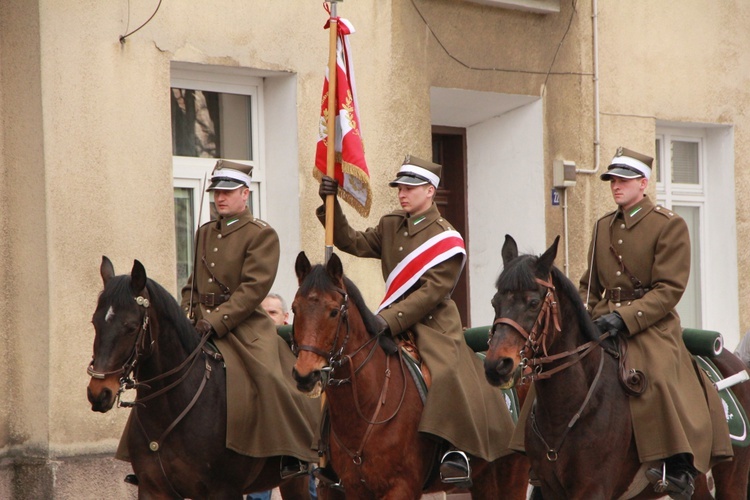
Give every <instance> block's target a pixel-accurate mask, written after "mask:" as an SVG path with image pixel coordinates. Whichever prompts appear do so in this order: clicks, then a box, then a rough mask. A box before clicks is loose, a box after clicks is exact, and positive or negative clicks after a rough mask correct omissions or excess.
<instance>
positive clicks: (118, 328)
mask: <svg viewBox="0 0 750 500" xmlns="http://www.w3.org/2000/svg"><path fill="white" fill-rule="evenodd" d="M99 271H100V274H101V277H102V281H103V282H104V290H103V291H102V292H101V294H100V295H99V300H98V302H97V306H96V310H95V311H94V316H93V318H92V321H91V322H92V323H93V325H94V330H95V337H94V356H93V359H92V360H91V364H90V365H89V368H88V370H87V371H88V374H89V375H90V376H91V380H90V382H89V385H88V390H87V392H88V399H89V402H90V403H91V409H92V410H94V411H99V412H102V413H105V412H107V411H109V410H110V409H111V408H112V406H113V404H114V402H115V400H116V399H117V396H118V395H119V393H120V392H121V391H122V387H123V385H124V383H125V381H126V380H127V379H128V377H129V376H130V373H131V372H132V370H133V368H134V366H135V363H136V361H137V360H138V358H139V356H142V355H144V354H145V353H146V351H147V350H148V349H150V347H151V343H152V340H153V339H152V338H151V331H150V328H149V306H150V300H149V293H148V290H147V289H146V282H147V278H146V269H145V268H144V267H143V264H141V263H140V262H138V261H137V260H136V261H134V262H133V269H132V271H131V273H130V276H126V275H123V276H115V271H114V267H113V265H112V262H111V261H110V260H109V259H108V258H107V257H102V263H101V266H100V269H99Z"/></svg>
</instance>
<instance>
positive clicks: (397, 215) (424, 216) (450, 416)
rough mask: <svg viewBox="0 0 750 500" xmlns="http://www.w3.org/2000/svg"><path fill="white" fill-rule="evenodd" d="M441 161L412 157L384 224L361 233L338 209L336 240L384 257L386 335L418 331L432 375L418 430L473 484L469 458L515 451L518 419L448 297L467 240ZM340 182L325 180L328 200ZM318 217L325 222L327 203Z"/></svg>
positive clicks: (380, 317) (449, 470)
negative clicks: (439, 198)
mask: <svg viewBox="0 0 750 500" xmlns="http://www.w3.org/2000/svg"><path fill="white" fill-rule="evenodd" d="M440 174H441V166H440V165H437V164H435V163H432V162H429V161H426V160H422V159H419V158H416V157H414V156H407V157H406V159H405V160H404V162H403V164H402V165H401V167H400V169H399V171H398V174H397V176H396V178H395V179H394V180H393V181H391V182H390V183H389V185H390V186H391V187H397V188H398V199H399V203H400V204H401V208H402V209H401V210H396V211H394V212H391V213H389V214H387V215H385V216H383V217H382V218H381V219H380V221H379V223H378V225H377V226H375V227H371V228H369V229H367V230H365V231H356V230H354V229H352V228H351V227H350V226H349V223H348V221H347V219H346V217H345V215H344V213H343V212H342V210H341V206H340V205H339V203H338V200H336V202H335V208H334V224H333V225H334V241H333V242H334V244H335V246H336V247H337V248H338V249H339V250H342V251H344V252H346V253H349V254H351V255H355V256H358V257H366V258H374V259H380V261H381V267H382V272H383V278H384V279H385V280H386V289H387V290H386V297H385V298H384V299H383V302H382V303H381V305H380V307H379V308H378V310H377V314H376V316H375V318H376V320H377V321H378V323H379V326H380V330H381V332H385V333H389V334H390V335H394V336H398V335H408V334H413V336H414V338H415V340H416V344H417V347H418V349H419V352H420V354H421V356H422V358H423V360H424V361H425V363H426V365H427V367H428V369H429V370H430V372H431V374H432V387H431V388H430V391H429V393H428V395H427V401H426V403H425V407H424V411H423V413H422V419H421V422H420V426H419V431H420V432H423V433H426V434H429V435H430V436H432V437H434V438H435V439H437V440H439V441H440V442H441V443H446V446H447V447H449V448H450V449H449V450H448V451H447V452H446V453H445V454H444V456H443V459H442V465H441V467H440V473H441V477H442V478H443V481H444V482H447V483H453V484H456V485H457V486H460V487H469V486H470V485H471V479H470V475H471V468H470V457H471V456H475V457H479V458H481V459H483V460H486V461H488V462H492V461H494V460H496V459H497V458H499V457H501V456H503V455H507V454H509V453H510V452H511V451H510V450H509V449H508V442H509V439H510V435H511V433H512V431H513V421H512V419H511V416H510V413H509V412H508V408H507V407H506V405H505V403H504V400H503V397H502V395H501V392H500V391H499V389H496V388H492V387H491V386H489V385H488V384H487V383H486V382H485V380H484V375H483V367H482V363H481V362H480V361H479V360H478V358H477V357H476V356H475V355H474V353H473V352H472V350H471V349H470V348H469V347H468V346H467V345H466V342H465V340H464V336H463V329H462V324H461V318H460V315H459V312H458V309H457V307H456V304H455V303H454V302H453V300H451V298H450V295H451V293H452V291H453V288H454V287H455V285H456V282H457V280H458V278H459V276H460V274H461V271H462V269H463V266H464V261H465V255H466V252H465V249H464V243H463V238H462V237H461V235H460V234H459V233H458V232H457V231H456V230H455V229H453V226H452V225H451V224H450V222H448V221H447V220H446V219H445V218H443V217H442V216H441V215H440V213H439V211H438V209H437V206H436V205H435V203H434V197H435V193H436V191H437V188H438V184H439V182H440ZM337 190H338V185H337V182H336V181H335V180H334V179H333V178H331V177H328V176H323V177H322V179H321V184H320V189H319V194H320V196H321V198H323V199H324V200H325V199H326V196H328V195H335V194H336V193H337ZM316 215H317V216H318V218H319V219H320V220H321V222H324V220H325V210H324V206H321V207H319V208H318V210H317V212H316Z"/></svg>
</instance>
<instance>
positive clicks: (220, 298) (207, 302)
mask: <svg viewBox="0 0 750 500" xmlns="http://www.w3.org/2000/svg"><path fill="white" fill-rule="evenodd" d="M229 297H230V295H228V294H227V295H225V294H219V293H202V294H200V298H199V299H198V300H199V301H200V303H201V304H203V305H204V306H206V307H216V306H218V305H220V304H223V303H224V302H226V301H227V300H229Z"/></svg>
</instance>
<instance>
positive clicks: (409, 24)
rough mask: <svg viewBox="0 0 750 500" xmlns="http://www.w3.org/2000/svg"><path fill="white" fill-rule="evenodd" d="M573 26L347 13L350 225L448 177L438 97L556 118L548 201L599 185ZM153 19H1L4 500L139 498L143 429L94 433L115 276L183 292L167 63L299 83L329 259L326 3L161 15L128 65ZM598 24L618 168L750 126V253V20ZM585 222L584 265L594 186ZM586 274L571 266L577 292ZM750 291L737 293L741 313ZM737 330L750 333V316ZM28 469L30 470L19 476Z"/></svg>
mask: <svg viewBox="0 0 750 500" xmlns="http://www.w3.org/2000/svg"><path fill="white" fill-rule="evenodd" d="M562 4H563V5H561V12H560V13H559V14H552V15H540V14H531V13H527V12H521V11H511V10H505V9H497V8H492V7H488V6H484V5H479V4H474V3H469V2H463V1H455V0H430V1H429V2H428V1H424V0H414V2H412V1H411V0H359V1H356V2H355V1H345V2H343V3H342V4H340V5H339V14H341V15H343V16H345V17H347V18H348V19H350V20H351V21H352V22H353V23H354V25H355V27H356V28H357V33H356V34H355V35H354V37H353V38H352V44H353V50H354V52H355V63H356V70H357V83H358V91H359V99H360V103H359V104H360V108H361V110H362V117H361V118H362V129H363V131H364V134H365V141H366V150H367V158H368V163H369V166H370V169H371V171H372V179H371V181H372V185H373V191H374V192H373V197H374V206H373V209H372V212H371V215H370V217H369V218H368V219H366V220H365V219H363V218H362V217H360V216H359V215H357V214H356V213H355V212H354V211H353V210H351V209H348V208H346V212H347V214H348V215H349V217H350V220H351V222H352V224H353V225H354V226H355V227H358V228H364V227H367V226H369V225H373V224H375V221H377V219H378V217H379V216H380V215H382V214H383V213H385V212H387V211H388V210H390V209H391V208H392V207H393V206H394V205H395V201H396V200H395V196H394V193H393V191H392V190H389V189H388V188H387V187H386V181H387V180H389V179H390V178H391V177H392V175H393V173H394V172H395V170H396V169H397V167H398V165H399V164H400V161H401V159H402V157H403V155H404V154H405V153H407V152H411V153H414V154H416V155H418V156H423V157H426V156H429V155H430V151H431V149H430V140H431V136H430V125H431V123H430V103H429V89H430V87H431V86H437V87H447V88H463V89H472V90H483V91H491V92H500V93H507V94H521V95H532V96H541V97H542V98H543V103H544V120H545V125H544V127H545V129H544V144H545V146H544V148H545V151H544V157H545V164H546V169H547V173H546V176H547V180H546V184H547V186H546V188H545V192H548V191H549V188H551V163H552V160H553V159H557V158H565V159H573V160H575V161H576V163H577V164H578V166H579V167H580V168H586V169H589V168H593V166H594V165H595V164H596V160H597V159H596V148H595V146H594V140H595V136H594V123H595V116H594V81H593V78H592V72H593V50H592V38H593V36H592V18H591V14H592V11H591V3H590V2H576V4H575V5H576V11H575V12H574V11H573V10H572V6H571V3H570V2H562ZM415 6H416V7H417V8H418V9H419V12H417V10H415ZM154 7H155V2H134V1H132V0H131V1H130V2H127V1H120V2H91V1H89V2H55V1H53V0H39V1H37V2H32V1H26V0H0V12H1V13H2V15H0V64H1V66H0V120H2V121H1V122H0V123H2V126H0V234H2V235H3V236H2V237H0V256H1V260H0V298H1V299H2V300H0V317H2V318H3V321H2V322H0V353H2V357H0V398H1V399H0V497H2V498H7V497H9V496H15V497H18V498H23V497H24V496H23V492H28V491H31V490H27V489H24V488H26V487H27V486H25V485H29V484H30V485H32V486H33V487H34V488H37V489H36V490H33V491H42V492H49V491H53V490H54V492H55V494H56V496H57V497H59V498H73V493H71V492H74V491H76V488H77V487H78V486H76V484H75V483H76V481H75V480H74V479H72V478H76V477H81V481H83V480H84V479H83V478H86V477H92V476H94V475H95V474H96V471H100V472H103V473H105V474H106V479H101V481H102V482H101V483H99V482H97V483H95V484H97V485H101V486H100V487H101V489H102V490H103V489H107V490H108V491H113V492H115V493H114V496H115V497H118V498H123V497H125V496H127V495H129V494H131V493H132V492H131V491H130V490H127V489H123V487H122V486H121V484H120V480H121V474H122V472H123V471H124V470H125V469H126V467H125V466H123V464H118V463H115V462H112V461H111V460H106V459H104V458H102V457H103V455H100V453H104V454H106V453H109V452H111V451H112V449H113V447H114V445H115V443H116V440H117V438H118V437H119V432H120V430H121V429H122V427H123V425H124V422H125V417H126V411H125V410H116V411H112V412H110V413H108V414H106V415H101V414H95V413H93V412H91V411H90V409H89V404H88V402H87V400H86V393H85V388H86V384H87V382H88V379H87V376H86V373H85V367H86V364H87V363H88V361H89V360H90V357H91V345H92V340H93V329H92V328H91V325H90V317H91V314H92V312H93V310H94V306H95V303H96V298H97V294H98V292H99V290H100V288H101V281H100V278H99V274H98V266H99V262H100V259H101V256H102V255H108V256H109V257H110V258H111V259H112V260H113V262H114V264H115V267H116V270H117V271H118V273H125V272H128V271H129V270H130V267H131V265H132V261H133V259H135V258H137V259H139V260H140V261H141V262H143V263H144V265H145V266H146V269H147V271H148V273H149V275H150V276H151V277H153V278H155V279H156V280H157V281H159V282H160V283H162V284H164V285H165V286H166V287H167V288H170V287H172V288H173V286H172V285H173V283H174V266H175V262H174V245H175V242H174V237H173V229H172V227H173V226H172V223H173V217H174V214H173V208H172V207H173V202H172V158H171V131H170V110H169V100H168V92H167V90H168V88H169V81H170V74H169V67H170V66H169V65H170V61H187V62H194V63H201V64H213V65H226V66H232V67H234V66H237V67H247V68H254V69H261V70H272V71H283V72H290V73H294V74H296V75H297V80H296V81H297V94H296V100H297V103H296V105H297V111H298V115H297V130H296V135H297V139H298V161H299V165H300V167H299V168H300V184H299V185H298V186H290V189H291V190H296V191H297V193H298V194H299V197H300V221H301V227H300V232H301V234H300V240H301V247H302V249H304V250H305V251H306V252H307V253H308V255H309V256H310V258H311V260H313V261H320V260H322V258H323V231H322V229H319V226H318V222H317V221H316V220H315V219H314V217H313V215H312V214H313V211H314V208H315V207H316V206H317V205H318V204H319V203H320V202H319V199H318V196H317V185H316V184H314V183H313V182H312V181H311V176H310V171H311V169H312V164H313V158H314V147H315V141H316V140H317V125H318V112H319V106H320V91H321V85H322V72H323V66H324V65H325V63H326V59H327V45H328V36H327V33H326V32H325V31H323V30H322V29H321V28H322V25H323V23H324V22H325V19H326V15H325V13H324V12H323V10H322V8H321V5H320V2H270V1H260V0H256V1H252V2H248V1H246V0H224V1H221V2H215V3H212V4H211V6H210V7H206V4H205V2H195V1H183V2H163V4H162V6H161V8H160V10H159V12H158V13H157V14H156V16H155V17H154V19H153V20H152V21H151V22H150V23H149V24H148V25H146V26H145V27H144V28H143V29H141V30H140V31H138V32H137V33H135V34H134V35H132V36H131V37H129V38H128V39H127V40H126V41H125V43H124V44H121V43H120V42H119V40H118V37H119V36H120V35H122V34H123V33H125V32H126V29H131V30H132V29H134V28H135V27H136V26H138V25H140V23H141V22H143V21H145V20H146V19H147V18H148V17H149V16H150V15H151V14H152V12H153V8H154ZM420 12H421V15H420ZM598 14H599V16H598V22H599V30H598V35H599V47H598V50H599V65H600V68H599V69H600V73H599V88H600V98H601V99H600V115H599V116H600V119H601V162H602V165H606V162H607V161H608V160H609V159H610V158H611V155H612V153H613V152H614V150H615V148H616V147H617V146H620V145H625V146H628V147H631V148H633V149H637V150H642V151H644V152H648V151H650V150H652V148H653V141H654V133H655V127H656V121H657V120H667V121H684V122H705V123H714V124H727V125H733V126H734V131H735V143H734V147H735V162H736V164H735V167H736V173H735V175H736V177H737V186H738V188H737V191H736V199H737V205H736V214H729V215H728V216H734V215H736V227H737V239H738V247H739V248H740V249H742V248H743V246H744V245H746V244H747V243H748V242H750V220H749V218H748V215H746V214H747V213H748V209H749V208H750V206H749V205H750V199H749V196H750V195H747V194H746V193H745V190H744V189H742V186H743V185H744V184H746V183H747V182H748V180H749V179H748V176H749V175H750V174H748V173H747V170H748V169H747V167H748V161H747V158H748V154H750V151H748V149H749V148H750V138H749V137H748V129H749V128H750V127H748V126H747V125H748V117H747V112H746V110H747V108H748V103H750V96H748V90H747V89H748V85H747V83H748V82H747V80H748V75H750V71H749V69H750V68H748V65H750V58H748V56H746V55H745V53H746V51H745V50H744V48H745V47H747V46H748V45H750V39H748V38H750V32H748V31H747V29H746V26H747V25H748V15H749V14H750V7H748V6H746V5H745V4H743V3H741V2H733V3H724V4H714V3H708V2H705V1H698V0H691V1H688V2H686V1H682V0H662V1H660V2H653V1H650V0H638V1H634V2H620V1H616V0H601V1H599V11H598ZM422 16H424V20H423V18H422ZM425 20H426V22H427V23H428V25H429V27H430V28H431V29H432V30H433V32H434V33H435V34H436V35H437V36H438V37H440V39H441V41H442V42H443V43H444V45H445V46H446V47H447V48H448V49H449V51H450V52H451V54H452V55H453V56H454V57H456V58H458V59H460V60H461V61H463V62H464V63H465V64H466V65H468V66H471V67H474V68H495V69H494V70H486V69H469V68H467V67H465V66H462V65H460V64H458V63H457V62H456V61H455V60H454V59H452V58H450V57H448V56H447V55H446V53H445V51H444V50H443V49H442V48H441V47H440V46H439V45H438V44H437V42H436V40H435V37H434V36H433V34H432V33H431V31H430V29H428V27H427V26H426V25H425ZM569 20H571V22H570V28H569V30H568V22H569ZM566 31H567V35H565V37H564V42H563V43H562V44H560V40H561V39H563V35H564V34H565V33H566ZM558 46H559V50H558ZM553 61H554V64H553ZM547 72H549V75H548V74H547ZM520 174H522V172H520ZM545 203H547V204H549V200H545ZM569 205H570V210H569V229H570V231H569V245H570V254H571V255H572V256H576V257H577V256H580V255H583V254H585V251H586V246H587V244H588V238H589V231H590V228H591V225H592V223H593V220H594V219H595V218H596V217H598V216H599V215H601V214H602V213H603V212H604V211H606V210H609V207H610V206H611V200H610V197H609V191H608V189H607V188H606V185H604V184H603V183H601V181H599V180H598V179H597V178H595V177H593V176H585V175H582V176H579V180H578V184H577V185H576V186H575V188H572V189H570V190H569ZM546 214H547V217H546V234H547V239H548V241H551V240H552V239H553V238H554V236H555V235H557V234H560V233H561V232H562V225H563V222H562V214H561V210H560V208H559V207H552V206H547V207H546ZM498 217H502V215H501V214H499V215H498ZM737 258H738V271H739V273H740V275H741V276H744V275H745V274H747V271H748V270H749V269H750V258H748V256H747V255H745V253H744V252H742V251H740V253H739V255H738V257H737ZM498 259H499V255H498ZM558 263H559V262H558ZM281 265H282V266H292V265H293V263H292V262H282V263H281ZM344 265H345V269H346V271H347V273H349V274H350V275H351V276H356V281H357V283H358V284H359V285H360V287H361V288H362V290H363V292H364V293H365V296H366V298H367V299H368V301H369V302H371V303H375V302H376V301H377V299H378V298H379V296H380V294H381V293H382V280H381V278H380V269H379V265H378V264H377V263H376V262H374V261H364V260H355V259H351V258H348V257H344ZM583 266H584V263H583V262H582V260H581V259H579V258H574V259H571V276H578V275H579V274H580V273H581V272H582V270H583ZM749 288H750V284H747V283H745V282H743V281H742V280H740V289H739V296H740V298H742V297H745V296H746V295H747V294H748V292H750V289H749ZM170 289H171V288H170ZM480 300H485V298H480ZM740 324H741V326H742V329H743V331H744V330H745V329H747V328H750V310H748V307H747V305H746V304H745V302H743V301H742V299H740ZM71 457H77V458H75V459H73V458H71ZM14 464H23V465H24V467H21V468H20V469H18V470H16V471H15V472H14V468H13V467H14ZM27 465H28V467H27ZM37 469H42V470H44V471H46V473H45V474H37V473H35V472H34V471H36V470H37ZM27 471H30V472H27ZM81 471H86V472H85V474H83V473H82V472H81ZM14 481H15V482H14ZM35 481H36V483H35ZM79 484H80V483H79ZM109 488H118V489H115V490H111V489H109ZM91 489H92V488H89V489H88V490H85V491H87V492H88V491H90V490H91ZM94 489H95V488H94ZM83 497H86V498H98V496H97V494H96V493H95V492H93V493H90V494H89V493H85V494H84V496H83ZM77 498H82V497H81V496H78V497H77Z"/></svg>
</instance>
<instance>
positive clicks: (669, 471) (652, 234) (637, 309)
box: [579, 148, 733, 499]
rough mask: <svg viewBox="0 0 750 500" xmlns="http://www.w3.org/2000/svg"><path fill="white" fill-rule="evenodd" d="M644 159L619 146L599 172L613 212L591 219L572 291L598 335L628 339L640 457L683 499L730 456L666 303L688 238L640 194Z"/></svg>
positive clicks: (684, 269) (671, 303) (678, 289)
mask: <svg viewBox="0 0 750 500" xmlns="http://www.w3.org/2000/svg"><path fill="white" fill-rule="evenodd" d="M652 162H653V159H652V158H650V157H648V156H646V155H642V154H639V153H636V152H634V151H630V150H628V149H624V148H620V149H618V151H617V154H616V155H615V157H614V158H613V160H612V163H611V164H610V165H609V169H608V170H607V172H605V173H604V174H602V175H601V179H602V180H604V181H609V183H610V188H611V190H612V196H613V198H614V200H615V203H617V209H616V210H615V211H613V212H610V213H608V214H606V215H605V216H604V217H602V218H601V219H599V220H598V221H597V222H596V224H595V225H594V231H593V237H592V240H591V245H590V248H589V255H588V263H589V266H588V269H587V270H586V272H585V273H584V274H583V276H582V277H581V279H580V284H579V293H580V296H581V298H582V299H583V301H584V303H585V304H586V306H587V308H588V311H589V312H590V314H591V316H592V318H593V319H594V322H595V323H596V325H597V326H598V327H599V329H600V331H601V332H602V333H606V332H609V333H610V334H613V335H617V336H618V337H619V338H620V339H621V341H622V342H624V343H626V344H627V368H628V370H631V371H632V370H638V371H640V372H643V373H644V374H645V389H644V390H643V393H642V394H641V395H640V396H634V397H631V398H630V410H631V413H632V417H633V431H634V434H635V441H636V446H637V448H638V455H639V458H640V460H641V462H643V463H645V462H654V461H657V462H661V465H660V466H659V467H655V468H651V469H649V470H647V472H646V475H647V477H648V479H649V481H650V482H651V483H653V484H654V489H655V490H656V491H657V492H660V493H668V494H669V495H670V496H671V497H672V498H680V499H688V498H690V497H691V496H692V494H693V491H694V477H695V475H696V474H697V473H698V472H700V473H705V472H707V471H708V470H709V468H710V467H711V466H713V464H715V463H716V462H718V461H721V460H726V459H728V458H730V457H731V456H732V454H733V452H732V446H731V442H730V438H729V431H728V428H727V422H726V419H725V416H724V410H723V407H722V403H721V401H720V399H719V396H718V393H717V392H716V390H715V389H714V387H713V385H712V384H711V383H710V382H709V381H708V379H707V377H706V376H705V375H704V374H703V373H702V372H700V370H698V368H697V367H696V365H695V363H694V361H693V360H692V357H691V355H690V353H689V352H688V350H687V348H686V347H685V344H684V342H683V340H682V328H681V326H680V318H679V316H678V314H677V311H676V310H675V306H676V305H677V303H678V302H679V300H680V298H681V297H682V294H683V292H684V291H685V288H686V286H687V282H688V276H689V275H690V236H689V234H688V228H687V225H686V224H685V221H684V220H683V219H682V218H681V217H680V216H679V215H677V214H676V213H675V212H674V211H672V210H669V209H667V208H665V207H662V206H659V205H655V204H654V203H653V202H652V201H651V200H650V199H649V197H648V196H647V195H646V194H645V190H646V188H647V186H648V181H649V178H650V176H651V165H652ZM696 372H697V373H696Z"/></svg>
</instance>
